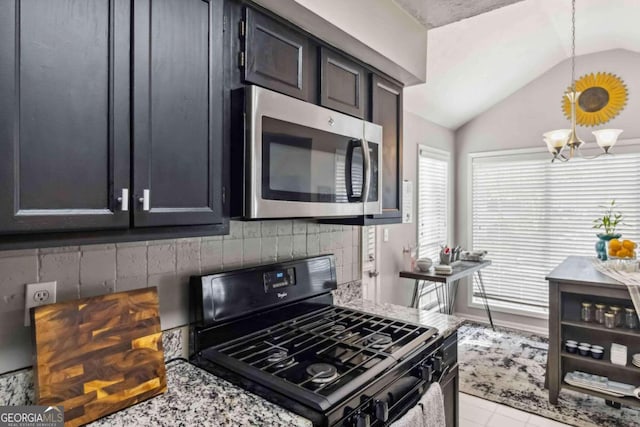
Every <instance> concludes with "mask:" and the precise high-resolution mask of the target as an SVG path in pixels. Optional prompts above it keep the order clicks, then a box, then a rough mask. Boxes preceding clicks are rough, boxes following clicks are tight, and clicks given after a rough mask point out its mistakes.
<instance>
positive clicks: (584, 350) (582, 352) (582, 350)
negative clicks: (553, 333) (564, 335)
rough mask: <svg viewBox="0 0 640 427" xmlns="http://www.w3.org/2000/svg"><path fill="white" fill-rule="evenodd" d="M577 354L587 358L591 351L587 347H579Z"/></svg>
mask: <svg viewBox="0 0 640 427" xmlns="http://www.w3.org/2000/svg"><path fill="white" fill-rule="evenodd" d="M578 353H580V356H589V355H590V354H591V349H589V347H584V346H580V347H578Z"/></svg>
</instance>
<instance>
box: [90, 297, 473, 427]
mask: <svg viewBox="0 0 640 427" xmlns="http://www.w3.org/2000/svg"><path fill="white" fill-rule="evenodd" d="M339 305H341V306H343V307H348V308H352V309H355V310H360V311H365V312H369V313H372V314H377V315H382V316H387V317H391V318H395V319H398V320H403V321H407V322H412V323H417V324H420V325H424V326H432V327H435V328H437V329H438V331H439V332H440V334H442V335H444V336H447V335H450V334H451V333H453V332H454V331H455V330H456V329H457V328H458V327H459V326H460V325H461V324H462V323H463V322H464V321H463V320H462V319H460V318H457V317H455V316H447V315H445V314H440V313H430V312H427V311H424V310H418V309H414V308H408V307H402V306H398V305H394V304H376V303H373V302H371V301H367V300H362V299H353V300H351V301H346V302H342V301H341V302H340V304H339ZM167 385H168V391H167V393H165V394H164V395H161V396H158V397H155V398H153V399H150V400H147V401H145V402H142V403H140V404H138V405H135V406H133V407H131V408H128V409H125V410H123V411H120V412H118V413H116V414H112V415H109V416H107V417H104V418H102V419H100V420H98V421H96V422H94V423H92V424H89V425H90V426H92V427H97V426H122V425H127V426H138V425H139V426H142V425H145V426H146V425H156V426H191V425H198V426H266V425H269V426H283V427H284V426H311V425H312V423H311V421H309V420H307V419H306V418H303V417H300V416H298V415H296V414H293V413H292V412H289V411H288V410H286V409H284V408H282V407H280V406H278V405H275V404H273V403H270V402H268V401H266V400H265V399H263V398H261V397H259V396H256V395H254V394H252V393H250V392H248V391H245V390H243V389H241V388H239V387H237V386H235V385H233V384H231V383H229V382H227V381H225V380H223V379H221V378H219V377H216V376H215V375H213V374H210V373H208V372H206V371H204V370H202V369H200V368H198V367H196V366H193V365H191V364H189V363H187V362H186V361H181V360H179V361H173V362H170V363H169V364H168V365H167Z"/></svg>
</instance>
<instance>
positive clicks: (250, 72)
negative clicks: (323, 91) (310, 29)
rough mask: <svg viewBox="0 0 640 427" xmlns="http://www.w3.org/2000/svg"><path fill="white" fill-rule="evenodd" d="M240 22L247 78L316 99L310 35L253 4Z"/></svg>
mask: <svg viewBox="0 0 640 427" xmlns="http://www.w3.org/2000/svg"><path fill="white" fill-rule="evenodd" d="M240 26H241V30H240V37H241V38H244V50H243V51H242V52H240V59H239V61H240V66H241V67H242V68H243V70H244V76H243V77H244V80H245V82H247V83H255V84H257V85H260V86H264V87H266V88H269V89H273V90H275V91H278V92H282V93H284V94H287V95H290V96H294V97H296V98H300V99H304V100H306V101H311V102H314V101H315V100H314V99H313V98H314V91H313V90H312V88H311V86H312V82H311V72H312V69H313V68H314V67H315V63H316V62H315V53H314V52H312V50H311V48H310V43H309V39H308V38H307V37H306V36H304V35H302V34H301V33H298V32H296V31H294V30H293V29H291V28H289V27H287V26H285V25H283V24H281V23H279V22H277V21H275V20H273V19H271V18H269V17H267V16H265V15H263V14H261V13H259V12H256V11H254V10H253V9H250V8H246V9H245V17H244V20H243V22H241V23H240Z"/></svg>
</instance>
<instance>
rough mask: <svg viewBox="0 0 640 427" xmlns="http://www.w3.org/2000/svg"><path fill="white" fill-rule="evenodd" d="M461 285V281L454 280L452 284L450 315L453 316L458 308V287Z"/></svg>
mask: <svg viewBox="0 0 640 427" xmlns="http://www.w3.org/2000/svg"><path fill="white" fill-rule="evenodd" d="M459 285H460V279H458V280H454V281H453V283H452V284H451V300H450V304H449V314H450V315H452V314H453V311H454V309H455V307H456V299H457V298H458V286H459Z"/></svg>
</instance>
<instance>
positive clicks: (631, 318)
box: [624, 308, 638, 329]
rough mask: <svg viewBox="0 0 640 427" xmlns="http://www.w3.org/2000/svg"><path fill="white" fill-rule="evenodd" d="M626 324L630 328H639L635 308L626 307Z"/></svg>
mask: <svg viewBox="0 0 640 427" xmlns="http://www.w3.org/2000/svg"><path fill="white" fill-rule="evenodd" d="M624 326H626V327H627V328H629V329H638V315H637V314H636V311H635V310H634V309H633V308H625V309H624Z"/></svg>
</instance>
